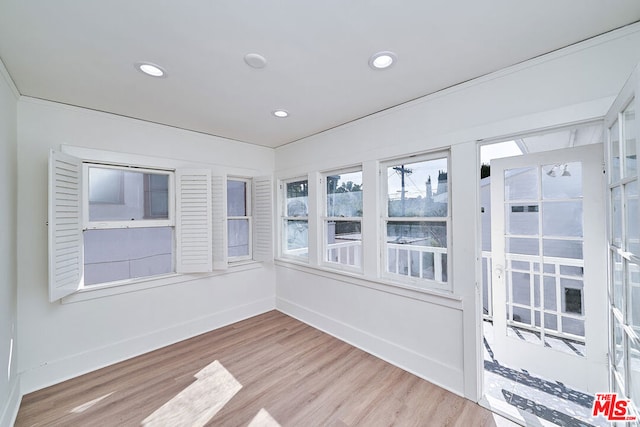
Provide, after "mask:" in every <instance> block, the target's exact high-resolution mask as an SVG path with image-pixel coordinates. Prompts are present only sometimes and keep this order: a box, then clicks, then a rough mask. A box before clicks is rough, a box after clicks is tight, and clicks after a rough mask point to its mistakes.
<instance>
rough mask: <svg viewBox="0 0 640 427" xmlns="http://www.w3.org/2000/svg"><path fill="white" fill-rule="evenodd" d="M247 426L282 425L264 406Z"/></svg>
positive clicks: (270, 426)
mask: <svg viewBox="0 0 640 427" xmlns="http://www.w3.org/2000/svg"><path fill="white" fill-rule="evenodd" d="M247 427H281V426H280V424H278V422H277V421H276V420H274V419H273V417H272V416H271V414H270V413H269V412H267V410H266V409H264V408H262V409H260V411H259V412H258V413H257V414H256V416H255V417H253V419H252V420H251V422H250V423H249V425H248V426H247Z"/></svg>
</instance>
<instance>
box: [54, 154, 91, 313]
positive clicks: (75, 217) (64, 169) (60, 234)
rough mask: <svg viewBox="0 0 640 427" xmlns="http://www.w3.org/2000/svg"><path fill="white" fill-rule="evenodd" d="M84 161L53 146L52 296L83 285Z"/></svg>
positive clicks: (61, 294) (71, 291)
mask: <svg viewBox="0 0 640 427" xmlns="http://www.w3.org/2000/svg"><path fill="white" fill-rule="evenodd" d="M81 180H82V162H81V161H80V159H77V158H75V157H73V156H69V155H67V154H64V153H60V152H57V151H54V150H51V152H50V156H49V230H48V234H49V300H50V301H52V302H53V301H56V300H59V299H60V298H62V297H65V296H67V295H70V294H72V293H73V292H75V291H77V290H78V289H79V288H80V286H81V285H82V268H83V265H82V264H83V259H82V246H83V242H82V229H81V225H82V199H81V194H80V188H81V185H80V184H81Z"/></svg>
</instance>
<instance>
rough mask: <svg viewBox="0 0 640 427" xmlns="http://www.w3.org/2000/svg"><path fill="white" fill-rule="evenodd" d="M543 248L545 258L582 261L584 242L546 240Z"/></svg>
mask: <svg viewBox="0 0 640 427" xmlns="http://www.w3.org/2000/svg"><path fill="white" fill-rule="evenodd" d="M542 248H543V249H542V250H543V254H544V256H549V257H558V258H573V259H582V241H578V240H560V239H544V240H543V241H542Z"/></svg>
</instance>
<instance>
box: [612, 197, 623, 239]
mask: <svg viewBox="0 0 640 427" xmlns="http://www.w3.org/2000/svg"><path fill="white" fill-rule="evenodd" d="M611 210H612V212H611V217H612V218H611V228H612V230H611V237H612V243H613V244H614V245H615V246H616V247H618V248H622V187H614V188H612V189H611Z"/></svg>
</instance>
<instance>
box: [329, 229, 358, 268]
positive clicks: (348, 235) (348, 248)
mask: <svg viewBox="0 0 640 427" xmlns="http://www.w3.org/2000/svg"><path fill="white" fill-rule="evenodd" d="M326 231H327V252H326V261H329V262H336V263H338V264H344V265H351V266H353V267H360V266H361V265H362V249H361V248H362V233H361V223H360V221H327V222H326Z"/></svg>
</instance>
